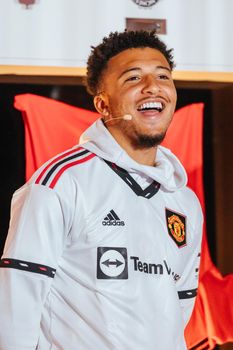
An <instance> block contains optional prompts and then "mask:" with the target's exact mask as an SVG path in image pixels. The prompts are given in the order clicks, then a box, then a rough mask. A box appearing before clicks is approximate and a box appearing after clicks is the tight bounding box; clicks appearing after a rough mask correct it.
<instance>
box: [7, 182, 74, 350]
mask: <svg viewBox="0 0 233 350" xmlns="http://www.w3.org/2000/svg"><path fill="white" fill-rule="evenodd" d="M65 217H66V218H67V219H65ZM69 217H70V215H69V210H68V208H66V206H65V205H64V203H63V201H62V200H61V198H60V197H59V195H58V194H57V193H56V192H55V191H54V190H51V189H50V188H47V187H45V186H41V185H35V184H30V185H28V184H26V185H25V186H23V188H21V189H20V190H18V191H17V192H16V193H15V194H14V196H13V200H12V209H11V221H10V227H9V233H8V236H7V240H6V244H5V248H4V253H3V256H2V258H1V261H0V325H1V326H0V349H4V350H16V349H17V350H34V349H36V346H37V342H38V336H39V331H40V320H41V312H42V308H43V304H44V302H45V300H46V297H47V294H48V292H49V289H50V285H51V283H52V281H53V278H54V276H55V274H56V268H57V265H58V260H59V257H60V256H61V254H62V251H63V248H64V244H65V241H66V237H67V234H68V229H69V220H70V218H69Z"/></svg>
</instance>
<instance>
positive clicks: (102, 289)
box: [0, 120, 203, 350]
mask: <svg viewBox="0 0 233 350" xmlns="http://www.w3.org/2000/svg"><path fill="white" fill-rule="evenodd" d="M202 221H203V218H202V213H201V208H200V204H199V202H198V200H197V198H196V196H195V194H194V193H193V192H192V191H191V190H190V189H189V188H187V187H186V174H185V171H184V169H183V167H182V165H181V164H180V163H179V161H178V160H177V158H176V157H175V156H174V155H173V154H172V153H171V152H170V151H169V150H167V149H165V148H164V147H159V148H158V152H157V158H156V167H149V166H145V165H141V164H138V163H136V162H135V161H134V160H132V159H131V158H130V157H129V156H128V155H127V154H126V152H125V151H124V150H123V149H121V148H120V146H119V145H118V144H117V143H116V141H115V140H114V139H113V138H112V136H111V135H110V133H109V132H108V130H107V129H106V128H105V127H104V125H103V124H102V122H101V120H98V121H97V122H96V123H95V124H94V125H92V126H91V127H90V128H89V129H88V130H87V132H86V133H85V135H84V136H83V138H82V144H81V145H80V146H76V147H74V148H72V149H70V150H68V151H66V152H64V153H62V154H60V155H58V156H57V157H54V158H53V159H52V160H50V161H48V162H47V163H46V164H45V165H44V166H42V167H41V168H40V169H39V170H38V171H37V172H36V173H35V174H34V176H33V177H32V178H31V180H30V181H29V182H28V183H27V184H25V185H24V186H23V187H22V188H21V189H19V190H18V191H16V193H15V194H14V197H13V204H12V215H11V221H10V229H9V234H8V238H7V241H6V245H5V250H4V254H3V256H2V259H1V263H0V267H1V268H0V310H1V312H0V325H1V326H0V349H1V350H35V349H37V350H49V349H54V350H55V349H56V350H95V349H97V350H132V349H134V350H155V349H156V350H171V349H172V350H183V349H186V345H185V340H184V328H185V325H186V323H187V321H188V320H189V318H190V315H191V312H192V309H193V305H194V301H195V297H196V294H197V287H198V269H199V263H200V245H201V235H202Z"/></svg>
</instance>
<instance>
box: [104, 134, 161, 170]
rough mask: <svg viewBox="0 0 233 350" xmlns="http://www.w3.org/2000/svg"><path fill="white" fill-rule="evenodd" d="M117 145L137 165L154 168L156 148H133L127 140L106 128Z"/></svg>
mask: <svg viewBox="0 0 233 350" xmlns="http://www.w3.org/2000/svg"><path fill="white" fill-rule="evenodd" d="M108 130H109V132H110V133H111V134H112V136H113V137H114V139H115V140H116V141H117V143H118V144H119V145H120V146H121V148H123V149H124V150H125V151H126V153H127V154H128V155H129V156H130V157H131V158H132V159H133V160H135V161H136V162H137V163H139V164H143V165H149V166H155V159H156V153H157V147H156V146H155V147H149V148H148V147H147V148H141V147H135V146H134V145H133V144H132V143H131V142H130V141H129V140H128V139H127V138H124V137H122V134H121V133H118V131H117V130H116V129H114V128H108Z"/></svg>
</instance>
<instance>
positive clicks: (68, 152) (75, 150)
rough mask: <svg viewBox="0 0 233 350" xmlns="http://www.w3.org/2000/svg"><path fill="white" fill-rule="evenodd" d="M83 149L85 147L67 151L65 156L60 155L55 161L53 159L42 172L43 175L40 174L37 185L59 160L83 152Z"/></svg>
mask: <svg viewBox="0 0 233 350" xmlns="http://www.w3.org/2000/svg"><path fill="white" fill-rule="evenodd" d="M82 149H83V147H78V148H75V149H73V150H70V151H67V152H65V153H63V154H61V155H59V156H58V157H56V158H54V159H53V160H52V161H51V162H50V163H48V164H47V165H46V167H45V168H44V169H43V170H42V171H41V173H40V175H39V176H38V177H37V179H36V181H35V183H36V184H39V182H40V180H41V179H42V177H43V175H44V174H45V173H46V171H47V170H48V169H49V167H50V166H51V165H53V164H54V163H56V162H58V161H59V160H61V159H63V158H65V157H67V156H69V155H70V154H73V153H75V152H77V151H80V150H82Z"/></svg>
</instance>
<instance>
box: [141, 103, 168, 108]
mask: <svg viewBox="0 0 233 350" xmlns="http://www.w3.org/2000/svg"><path fill="white" fill-rule="evenodd" d="M144 108H159V109H162V108H163V105H162V103H161V102H146V103H143V104H142V105H141V106H140V107H139V109H144Z"/></svg>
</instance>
